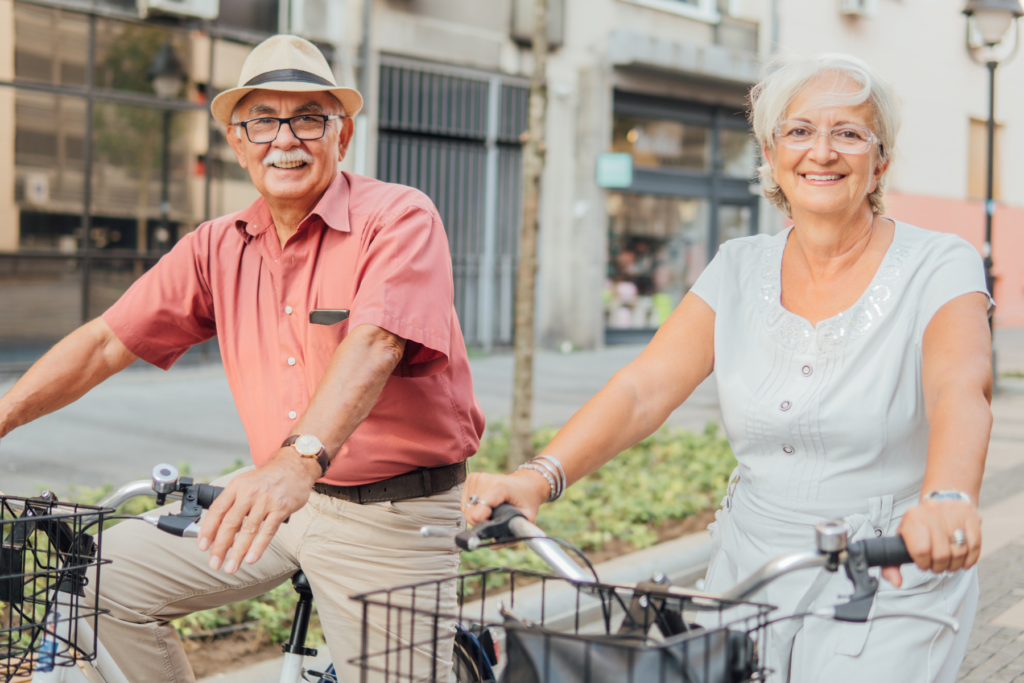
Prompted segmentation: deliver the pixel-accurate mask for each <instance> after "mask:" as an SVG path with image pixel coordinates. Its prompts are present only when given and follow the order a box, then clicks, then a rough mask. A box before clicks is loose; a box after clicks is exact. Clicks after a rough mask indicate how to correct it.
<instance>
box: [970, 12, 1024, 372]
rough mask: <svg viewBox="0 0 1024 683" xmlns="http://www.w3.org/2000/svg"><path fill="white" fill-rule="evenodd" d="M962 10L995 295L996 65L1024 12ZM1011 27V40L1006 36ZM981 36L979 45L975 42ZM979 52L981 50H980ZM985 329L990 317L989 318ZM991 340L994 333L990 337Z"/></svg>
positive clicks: (1007, 53)
mask: <svg viewBox="0 0 1024 683" xmlns="http://www.w3.org/2000/svg"><path fill="white" fill-rule="evenodd" d="M963 13H964V14H966V15H967V53H968V54H969V55H970V56H971V59H972V60H974V61H975V62H977V63H978V64H984V65H985V67H986V68H987V69H988V130H987V133H988V159H987V164H986V173H985V247H984V252H983V253H984V257H985V285H986V286H987V287H988V291H989V293H990V294H993V295H994V294H995V277H994V276H993V275H992V216H993V215H994V214H995V212H996V203H995V199H994V198H993V194H994V187H993V186H994V178H995V140H996V67H998V66H999V64H1000V63H1003V62H1007V61H1009V60H1010V59H1011V58H1012V57H1013V56H1014V55H1015V54H1016V52H1017V48H1018V47H1020V28H1019V25H1018V22H1017V19H1018V18H1020V17H1021V16H1022V15H1024V10H1022V9H1021V4H1020V0H968V2H967V6H966V7H964V10H963ZM1011 28H1012V29H1013V39H1012V42H1011V43H1008V42H1007V35H1008V34H1009V33H1010V29H1011ZM978 38H980V39H981V44H979V43H978ZM981 51H983V53H981ZM988 324H989V329H990V330H992V329H993V320H992V319H991V318H990V319H989V323H988ZM993 341H994V336H993ZM996 377H997V375H996V351H995V348H993V349H992V384H993V387H995V382H996Z"/></svg>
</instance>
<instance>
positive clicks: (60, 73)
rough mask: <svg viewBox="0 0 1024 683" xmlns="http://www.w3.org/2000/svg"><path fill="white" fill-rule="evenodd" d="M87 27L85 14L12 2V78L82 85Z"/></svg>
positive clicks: (86, 47)
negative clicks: (13, 3)
mask: <svg viewBox="0 0 1024 683" xmlns="http://www.w3.org/2000/svg"><path fill="white" fill-rule="evenodd" d="M88 30H89V21H88V17H87V16H86V15H85V14H81V13H78V12H66V11H63V10H59V9H54V8H50V7H38V6H33V5H27V4H23V3H16V4H15V5H14V76H15V78H18V79H23V80H28V81H42V82H44V83H52V84H54V85H57V84H60V85H84V84H85V65H86V61H87V58H88V55H87V54H86V52H87V49H88Z"/></svg>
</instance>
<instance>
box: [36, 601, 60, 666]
mask: <svg viewBox="0 0 1024 683" xmlns="http://www.w3.org/2000/svg"><path fill="white" fill-rule="evenodd" d="M59 619H60V612H56V611H51V612H50V613H49V614H48V615H46V620H45V621H44V622H43V642H42V643H40V645H39V651H38V656H37V657H36V671H43V672H47V671H53V667H54V666H55V665H56V663H57V635H56V633H57V621H58V620H59Z"/></svg>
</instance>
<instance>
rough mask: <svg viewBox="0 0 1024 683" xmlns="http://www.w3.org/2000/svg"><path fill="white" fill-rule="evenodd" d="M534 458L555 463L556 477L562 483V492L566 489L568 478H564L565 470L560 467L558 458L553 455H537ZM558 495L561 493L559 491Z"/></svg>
mask: <svg viewBox="0 0 1024 683" xmlns="http://www.w3.org/2000/svg"><path fill="white" fill-rule="evenodd" d="M534 460H538V461H542V462H543V461H544V460H547V461H548V462H551V463H554V464H555V467H557V468H558V478H559V481H560V482H561V484H562V492H563V493H564V492H565V489H567V488H568V487H569V483H568V482H569V480H568V479H566V477H565V470H564V469H562V463H560V462H559V461H558V458H556V457H555V456H553V455H538V456H537V457H536V458H534ZM559 495H561V493H560V494H559Z"/></svg>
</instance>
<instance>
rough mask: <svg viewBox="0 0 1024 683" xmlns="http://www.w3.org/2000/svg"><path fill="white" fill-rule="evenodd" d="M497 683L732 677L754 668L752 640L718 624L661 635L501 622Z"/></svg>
mask: <svg viewBox="0 0 1024 683" xmlns="http://www.w3.org/2000/svg"><path fill="white" fill-rule="evenodd" d="M505 652H506V665H505V671H504V672H503V673H502V676H501V683H576V682H579V683H631V682H635V683H735V682H739V681H746V680H749V678H750V676H751V674H752V673H753V672H754V671H755V670H756V646H755V644H754V641H753V640H751V638H750V636H748V635H747V634H746V633H743V632H741V631H729V630H727V629H716V630H713V631H697V632H691V633H684V634H681V635H678V636H674V637H672V638H669V639H667V640H664V641H660V642H658V641H653V640H650V639H623V638H622V637H616V636H606V635H572V634H564V633H555V632H552V631H548V630H546V629H542V628H537V627H526V626H523V625H520V624H515V623H512V622H511V621H506V623H505Z"/></svg>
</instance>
